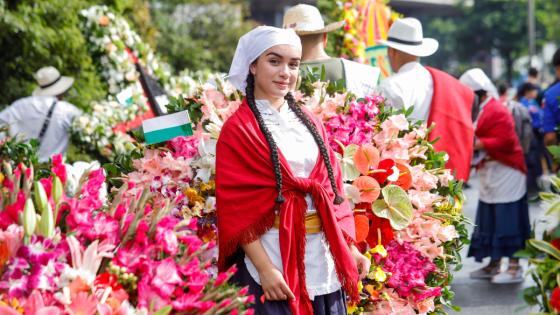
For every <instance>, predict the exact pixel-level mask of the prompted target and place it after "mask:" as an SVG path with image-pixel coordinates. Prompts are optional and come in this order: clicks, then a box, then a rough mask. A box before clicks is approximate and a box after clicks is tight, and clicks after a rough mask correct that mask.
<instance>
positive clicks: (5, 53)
mask: <svg viewBox="0 0 560 315" xmlns="http://www.w3.org/2000/svg"><path fill="white" fill-rule="evenodd" d="M94 4H105V5H108V6H109V7H111V8H114V9H115V10H116V11H117V12H119V13H125V14H126V16H128V17H129V19H131V20H133V21H136V22H137V23H139V24H142V25H143V28H142V29H143V30H145V33H144V34H142V35H145V34H147V33H148V32H149V31H150V29H153V26H150V23H148V22H147V20H146V19H145V18H144V19H142V17H141V14H142V13H144V14H145V12H146V11H145V10H146V9H142V7H143V5H144V7H145V8H146V7H147V2H146V0H141V1H138V0H98V1H95V0H72V1H66V0H35V1H33V0H20V1H16V0H10V1H5V0H0V30H1V31H0V65H2V67H0V107H3V106H5V105H7V104H10V103H11V102H13V101H14V100H15V99H17V98H20V97H24V96H28V95H30V94H31V92H32V91H33V89H35V88H36V86H37V85H36V82H35V79H34V77H33V75H34V74H35V72H36V71H37V70H38V69H39V68H41V67H44V66H49V65H51V66H54V67H56V68H58V70H59V71H60V72H61V73H62V74H63V75H69V76H73V77H74V78H75V79H76V80H75V83H74V86H73V87H72V89H70V90H69V92H68V95H67V98H66V99H67V100H68V101H70V102H71V103H73V104H75V105H77V106H78V107H81V108H87V107H88V106H89V104H90V103H91V101H93V100H101V99H104V98H105V97H106V95H107V87H106V84H105V82H103V80H102V78H101V77H100V76H99V74H98V72H97V69H96V68H95V66H94V64H93V62H92V59H91V56H90V55H89V52H88V50H87V39H86V38H84V36H83V34H82V33H81V30H80V26H79V23H80V20H79V19H80V18H79V12H80V10H82V9H85V8H87V7H89V6H91V5H94ZM148 18H149V15H148Z"/></svg>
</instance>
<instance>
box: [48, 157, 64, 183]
mask: <svg viewBox="0 0 560 315" xmlns="http://www.w3.org/2000/svg"><path fill="white" fill-rule="evenodd" d="M51 171H52V172H53V173H54V174H55V175H56V176H58V178H60V181H61V182H62V184H65V183H66V178H67V174H66V166H65V165H64V162H63V161H62V154H56V155H53V156H52V168H51Z"/></svg>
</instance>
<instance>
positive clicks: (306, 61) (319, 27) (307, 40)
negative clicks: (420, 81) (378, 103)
mask: <svg viewBox="0 0 560 315" xmlns="http://www.w3.org/2000/svg"><path fill="white" fill-rule="evenodd" d="M283 25H284V28H292V29H294V30H295V31H296V33H297V34H298V35H299V37H300V39H301V44H302V48H303V51H302V62H301V66H300V68H301V69H302V71H306V69H314V68H318V69H321V68H322V67H323V66H324V67H325V74H326V79H327V80H328V81H330V82H336V81H339V80H341V79H342V80H343V81H344V84H345V87H346V89H347V90H348V91H350V92H352V93H354V94H355V95H356V96H358V97H363V96H365V95H368V94H371V93H372V92H374V91H375V87H376V86H377V81H378V79H379V73H380V70H379V68H378V67H372V66H369V65H365V64H361V63H357V62H353V61H350V60H346V59H342V58H331V57H330V56H329V55H328V54H327V53H326V52H325V47H326V45H327V33H329V32H332V31H334V30H336V29H339V28H341V27H342V26H343V25H344V21H339V22H334V23H330V24H328V25H326V26H325V22H324V21H323V17H322V16H321V13H320V12H319V10H318V9H317V8H316V7H314V6H312V5H307V4H298V5H296V6H294V7H291V8H290V9H288V10H287V11H286V13H285V14H284V23H283Z"/></svg>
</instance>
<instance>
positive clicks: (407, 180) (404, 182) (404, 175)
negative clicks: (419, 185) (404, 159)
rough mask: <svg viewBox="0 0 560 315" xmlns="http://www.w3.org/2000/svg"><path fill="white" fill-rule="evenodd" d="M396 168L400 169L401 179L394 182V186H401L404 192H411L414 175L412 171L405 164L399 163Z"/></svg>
mask: <svg viewBox="0 0 560 315" xmlns="http://www.w3.org/2000/svg"><path fill="white" fill-rule="evenodd" d="M396 167H397V168H398V169H399V179H397V180H396V181H394V182H393V184H395V185H397V186H400V187H401V188H402V189H404V190H409V189H410V187H411V186H412V175H411V174H410V170H409V169H408V167H407V166H406V165H404V164H401V163H397V165H396Z"/></svg>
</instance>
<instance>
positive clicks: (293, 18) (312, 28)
mask: <svg viewBox="0 0 560 315" xmlns="http://www.w3.org/2000/svg"><path fill="white" fill-rule="evenodd" d="M343 25H344V21H339V22H334V23H330V24H328V25H327V26H325V21H323V17H322V16H321V12H319V9H317V8H316V7H314V6H312V5H308V4H298V5H296V6H293V7H291V8H289V9H288V10H286V13H284V23H283V27H284V28H292V29H294V31H296V34H298V35H312V34H321V33H328V32H332V31H334V30H336V29H339V28H341V27H342V26H343Z"/></svg>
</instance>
